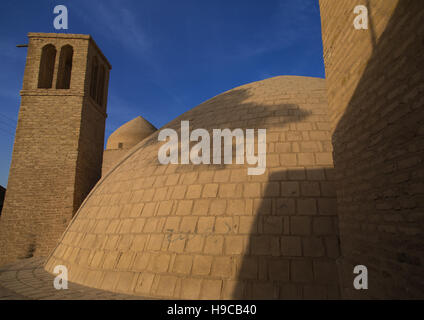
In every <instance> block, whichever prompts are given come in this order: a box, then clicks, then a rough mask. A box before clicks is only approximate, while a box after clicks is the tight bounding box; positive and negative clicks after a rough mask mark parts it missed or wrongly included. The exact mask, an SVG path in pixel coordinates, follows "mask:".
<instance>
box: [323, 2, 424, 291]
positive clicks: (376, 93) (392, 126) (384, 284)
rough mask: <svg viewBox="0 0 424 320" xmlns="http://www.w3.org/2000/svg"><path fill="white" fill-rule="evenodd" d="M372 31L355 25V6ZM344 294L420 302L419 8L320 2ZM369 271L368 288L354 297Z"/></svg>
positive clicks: (422, 120) (422, 89)
mask: <svg viewBox="0 0 424 320" xmlns="http://www.w3.org/2000/svg"><path fill="white" fill-rule="evenodd" d="M361 4H362V5H366V6H367V7H368V9H369V29H368V30H356V29H354V26H353V20H354V18H355V14H354V12H353V10H354V7H355V6H356V5H361ZM320 7H321V19H322V34H323V44H324V60H325V68H326V78H327V86H328V99H329V108H330V116H331V122H332V132H333V137H332V140H333V147H334V153H333V155H334V162H335V170H336V176H337V188H336V189H337V198H338V215H339V226H340V240H341V249H342V257H343V259H342V260H341V274H342V279H343V281H342V287H343V294H344V296H345V297H347V298H352V297H355V298H407V297H420V298H423V297H424V283H423V279H424V247H423V243H424V224H423V222H424V220H423V217H424V216H423V214H422V213H423V207H424V182H423V181H424V168H423V161H424V130H423V124H424V108H423V107H424V106H423V104H424V99H423V93H424V73H423V67H424V37H423V34H424V24H423V21H424V2H423V1H421V0H402V1H398V0H384V1H382V0H380V1H377V0H375V1H365V0H337V1H335V0H320ZM359 264H362V265H365V266H367V267H368V272H369V289H368V290H362V291H357V290H353V285H352V282H353V278H354V274H353V267H354V266H355V265H359Z"/></svg>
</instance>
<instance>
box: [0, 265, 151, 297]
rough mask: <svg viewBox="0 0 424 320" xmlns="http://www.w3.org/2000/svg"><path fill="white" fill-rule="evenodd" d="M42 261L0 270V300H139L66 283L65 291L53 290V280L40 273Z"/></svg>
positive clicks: (48, 275)
mask: <svg viewBox="0 0 424 320" xmlns="http://www.w3.org/2000/svg"><path fill="white" fill-rule="evenodd" d="M43 264H44V258H30V259H25V260H21V261H19V262H16V263H13V264H9V265H6V266H1V267H0V300H34V299H35V300H38V299H43V300H44V299H46V300H109V299H111V300H121V299H123V300H138V299H144V298H142V297H137V296H130V295H124V294H118V293H114V292H109V291H103V290H97V289H93V288H88V287H84V286H81V285H78V284H75V283H70V282H69V283H68V289H67V290H56V289H55V288H54V287H53V279H54V276H53V275H51V274H49V273H48V272H46V271H45V270H44V269H43Z"/></svg>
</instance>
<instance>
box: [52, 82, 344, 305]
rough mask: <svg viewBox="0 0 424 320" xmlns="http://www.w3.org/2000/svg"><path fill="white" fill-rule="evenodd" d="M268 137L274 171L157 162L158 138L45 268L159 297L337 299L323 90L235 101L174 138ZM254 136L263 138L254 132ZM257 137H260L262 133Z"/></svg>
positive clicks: (104, 184)
mask: <svg viewBox="0 0 424 320" xmlns="http://www.w3.org/2000/svg"><path fill="white" fill-rule="evenodd" d="M182 120H188V121H190V122H189V124H190V129H191V130H194V129H196V128H205V129H207V130H209V131H211V130H212V129H219V128H221V129H224V128H229V129H231V130H233V129H235V128H242V129H243V130H244V129H259V128H261V129H266V130H267V134H266V145H267V150H266V156H267V157H266V170H265V173H264V174H262V175H248V174H247V168H248V167H251V165H247V164H221V165H219V164H211V165H207V164H200V165H193V164H167V165H162V164H161V163H159V161H158V150H159V148H160V147H161V146H162V145H163V144H164V142H161V141H158V134H159V131H158V132H155V133H154V134H152V135H151V136H150V137H149V138H147V139H145V140H143V141H142V142H140V143H139V144H138V145H137V146H136V147H134V148H133V149H132V150H130V152H129V153H127V154H126V155H125V156H124V158H123V159H122V160H121V161H119V163H118V164H117V165H116V166H115V167H114V168H112V169H111V170H110V171H109V172H108V173H107V174H106V175H105V176H104V177H102V179H101V180H100V181H99V182H98V183H97V185H96V186H95V187H94V188H93V190H92V191H91V193H90V194H89V195H88V196H87V198H86V199H85V201H84V203H83V204H82V205H81V207H80V209H79V211H78V212H77V214H76V215H75V217H74V219H73V220H72V222H71V223H70V225H69V226H68V228H67V230H66V232H65V233H64V235H63V236H62V239H61V240H60V243H59V244H58V246H57V247H56V249H55V250H54V251H53V252H52V254H51V255H50V257H49V258H48V260H47V263H46V266H45V268H46V270H48V271H49V272H53V269H54V267H55V266H56V265H65V266H67V267H68V270H69V281H73V282H76V283H80V284H84V285H86V286H91V287H96V288H101V289H105V290H110V291H116V292H124V293H130V294H136V295H141V296H145V297H156V298H183V299H185V298H188V299H198V298H201V299H227V298H239V299H241V298H259V299H260V298H266V299H273V298H302V297H304V298H308V297H310V296H312V295H313V296H316V295H317V294H319V295H321V296H322V297H323V298H334V297H337V295H338V285H337V281H338V280H337V272H336V265H335V259H336V258H337V257H338V254H339V249H338V238H337V233H336V228H335V226H336V223H337V221H336V211H335V202H336V200H335V194H334V187H333V181H332V180H333V174H332V166H333V163H332V157H331V142H330V134H329V130H330V126H329V119H328V117H327V102H326V90H325V81H324V80H323V79H318V78H308V77H294V76H282V77H275V78H271V79H267V80H263V81H258V82H254V83H250V84H247V85H243V86H241V87H238V88H235V89H232V90H229V91H227V92H225V93H223V94H220V95H218V96H216V97H214V98H212V99H210V100H207V101H206V102H204V103H202V104H200V105H199V106H197V107H195V108H194V109H192V110H190V111H188V112H186V113H184V114H183V115H181V116H179V117H178V118H176V119H175V120H174V121H171V122H170V123H169V124H168V125H166V126H165V127H164V128H173V129H175V130H176V131H177V132H179V131H180V126H181V121H182ZM255 132H256V130H255ZM255 136H256V133H255Z"/></svg>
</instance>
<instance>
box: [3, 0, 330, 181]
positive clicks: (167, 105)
mask: <svg viewBox="0 0 424 320" xmlns="http://www.w3.org/2000/svg"><path fill="white" fill-rule="evenodd" d="M59 4H63V5H66V6H67V8H68V14H69V21H68V23H69V29H68V30H66V31H63V30H62V31H61V32H67V33H83V34H91V35H92V36H93V38H94V39H95V41H96V42H97V44H98V45H99V47H100V49H101V50H102V51H103V53H104V54H105V56H106V57H107V58H108V60H109V61H110V62H111V64H112V67H113V68H112V71H111V75H110V83H109V97H108V107H107V108H108V118H107V122H106V138H107V137H108V136H109V135H110V133H112V132H113V131H114V130H115V129H116V128H118V127H119V126H120V125H121V124H123V123H124V122H126V121H128V120H131V119H132V118H134V117H136V116H138V115H141V116H143V117H144V118H146V119H147V120H149V121H150V122H151V123H153V124H154V125H155V126H156V127H158V128H159V127H161V126H163V125H165V124H166V123H168V122H169V121H171V120H172V119H174V118H175V117H177V116H178V115H180V114H181V113H183V112H185V111H187V110H189V109H191V108H193V107H195V106H196V105H198V104H199V103H201V102H203V101H205V100H207V99H209V98H211V97H213V96H215V95H217V94H219V93H221V92H223V91H226V90H229V89H231V88H234V87H236V86H239V85H242V84H245V83H249V82H252V81H257V80H262V79H266V78H269V77H272V76H277V75H301V76H314V77H324V64H323V60H322V43H321V26H320V17H319V7H318V0H275V1H274V0H266V1H263V0H244V1H243V0H225V1H224V0H222V1H221V0H209V1H207V0H204V1H195V0H180V1H164V0H155V1H153V0H152V1H145V0H141V1H129V0H123V1H122V0H121V1H106V0H102V1H95V0H82V1H80V0H72V1H64V0H61V1H59V2H55V1H45V0H37V1H34V0H31V1H30V0H28V1H17V0H16V1H10V0H2V1H1V2H0V49H1V50H0V150H1V151H0V152H1V157H0V184H1V185H3V186H6V184H7V178H8V174H9V166H10V160H11V154H12V148H13V140H14V134H15V128H16V122H17V117H18V111H19V103H20V97H19V90H20V89H21V88H22V77H23V71H24V67H25V58H26V49H24V48H16V44H24V43H27V37H26V34H27V33H28V32H58V31H56V30H55V29H54V27H53V19H54V16H55V15H54V14H53V8H54V7H55V6H56V5H59Z"/></svg>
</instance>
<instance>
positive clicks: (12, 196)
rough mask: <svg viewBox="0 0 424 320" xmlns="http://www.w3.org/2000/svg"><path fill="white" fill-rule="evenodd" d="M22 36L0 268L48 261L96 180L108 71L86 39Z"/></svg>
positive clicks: (0, 225) (0, 239) (1, 222)
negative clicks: (21, 71)
mask: <svg viewBox="0 0 424 320" xmlns="http://www.w3.org/2000/svg"><path fill="white" fill-rule="evenodd" d="M28 37H29V44H28V53H27V60H26V67H25V73H24V80H23V88H22V91H21V93H20V94H21V106H20V110H19V119H18V124H17V129H16V136H15V143H14V147H13V154H12V163H11V167H10V173H9V181H8V186H7V192H6V198H5V202H4V207H3V212H2V216H1V220H0V264H4V263H7V262H11V261H13V260H15V259H20V258H28V257H31V256H43V255H46V254H47V253H48V252H49V251H50V250H51V249H52V248H53V247H54V246H55V245H56V243H57V241H58V239H59V237H60V236H61V235H62V233H63V231H64V230H65V228H66V226H67V225H68V223H69V221H70V220H71V218H72V216H73V215H74V213H75V212H76V211H77V209H78V207H79V206H80V205H81V203H82V201H83V200H84V198H85V197H86V196H87V194H88V193H89V192H90V190H91V188H92V187H93V186H94V185H95V183H96V182H97V181H98V180H99V178H100V177H101V165H102V156H103V144H104V132H105V120H106V116H107V115H106V100H107V88H108V80H109V71H110V69H111V65H110V64H109V62H108V61H107V59H106V58H105V57H104V55H103V54H102V52H101V51H100V49H99V48H98V47H97V45H96V44H95V42H94V41H93V39H92V38H91V37H90V36H89V35H78V34H55V33H29V34H28Z"/></svg>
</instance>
